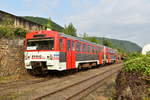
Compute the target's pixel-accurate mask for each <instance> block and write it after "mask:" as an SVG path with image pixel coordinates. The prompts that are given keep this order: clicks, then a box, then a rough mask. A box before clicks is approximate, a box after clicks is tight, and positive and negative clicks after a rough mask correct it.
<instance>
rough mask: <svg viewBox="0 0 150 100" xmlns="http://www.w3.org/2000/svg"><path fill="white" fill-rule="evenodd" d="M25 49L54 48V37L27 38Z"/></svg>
mask: <svg viewBox="0 0 150 100" xmlns="http://www.w3.org/2000/svg"><path fill="white" fill-rule="evenodd" d="M27 50H54V38H48V39H32V40H28V41H27Z"/></svg>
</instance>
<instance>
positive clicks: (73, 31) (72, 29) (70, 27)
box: [63, 23, 77, 36]
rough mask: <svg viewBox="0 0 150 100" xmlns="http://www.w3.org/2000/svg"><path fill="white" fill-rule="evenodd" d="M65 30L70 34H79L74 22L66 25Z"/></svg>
mask: <svg viewBox="0 0 150 100" xmlns="http://www.w3.org/2000/svg"><path fill="white" fill-rule="evenodd" d="M63 32H64V33H65V34H68V35H72V36H77V33H76V32H77V30H76V28H75V27H74V26H73V24H72V23H70V24H69V25H68V26H66V25H65V28H64V31H63Z"/></svg>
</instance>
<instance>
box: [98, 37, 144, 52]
mask: <svg viewBox="0 0 150 100" xmlns="http://www.w3.org/2000/svg"><path fill="white" fill-rule="evenodd" d="M96 38H97V40H99V43H100V44H102V45H103V40H104V39H106V40H110V41H111V43H112V46H113V48H118V49H120V50H121V52H125V53H133V52H141V50H142V48H141V47H140V46H138V45H137V44H135V43H133V42H130V41H125V40H117V39H110V38H103V37H96Z"/></svg>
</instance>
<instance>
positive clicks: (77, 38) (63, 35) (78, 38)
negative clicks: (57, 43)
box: [59, 33, 103, 47]
mask: <svg viewBox="0 0 150 100" xmlns="http://www.w3.org/2000/svg"><path fill="white" fill-rule="evenodd" d="M59 34H60V36H62V37H68V38H72V39H74V40H80V41H83V42H86V43H90V44H93V45H97V46H101V47H102V46H103V45H100V44H96V43H94V42H90V41H87V40H84V39H82V38H80V37H74V36H71V35H67V34H64V33H59Z"/></svg>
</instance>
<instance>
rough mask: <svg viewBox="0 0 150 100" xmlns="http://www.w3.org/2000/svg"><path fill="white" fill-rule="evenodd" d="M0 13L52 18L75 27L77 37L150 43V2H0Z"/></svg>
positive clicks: (32, 0) (139, 43) (45, 0)
mask: <svg viewBox="0 0 150 100" xmlns="http://www.w3.org/2000/svg"><path fill="white" fill-rule="evenodd" d="M0 10H3V11H6V12H8V13H11V14H14V15H17V16H38V17H45V18H48V17H51V19H52V20H53V21H54V22H56V23H58V24H59V25H61V26H64V25H68V24H69V23H73V25H74V26H75V27H76V29H77V33H78V34H83V33H87V34H88V35H89V36H97V37H108V38H114V39H121V40H129V41H132V42H135V43H137V44H138V45H140V46H141V47H143V46H144V45H146V44H149V43H150V0H0Z"/></svg>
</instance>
